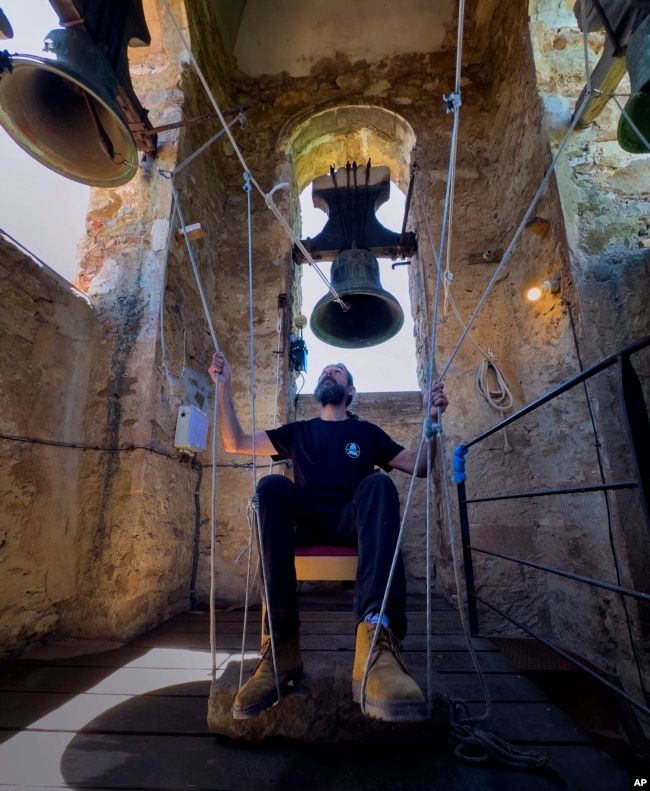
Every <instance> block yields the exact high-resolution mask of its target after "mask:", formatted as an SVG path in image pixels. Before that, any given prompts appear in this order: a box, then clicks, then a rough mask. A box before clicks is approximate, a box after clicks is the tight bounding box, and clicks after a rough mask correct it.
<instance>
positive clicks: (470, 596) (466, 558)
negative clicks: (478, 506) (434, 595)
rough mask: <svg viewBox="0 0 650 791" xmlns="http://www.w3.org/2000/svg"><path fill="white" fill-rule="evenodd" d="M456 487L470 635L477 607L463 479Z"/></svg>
mask: <svg viewBox="0 0 650 791" xmlns="http://www.w3.org/2000/svg"><path fill="white" fill-rule="evenodd" d="M456 486H457V488H458V508H459V511H460V537H461V541H462V543H463V566H464V570H465V589H466V591H467V616H468V618H469V629H470V632H471V633H472V635H477V634H478V609H477V607H476V597H475V595H474V594H475V593H476V589H475V587H474V565H473V561H472V550H471V548H470V547H471V544H470V535H469V514H468V512H467V498H466V495H465V481H459V482H458V483H457V484H456Z"/></svg>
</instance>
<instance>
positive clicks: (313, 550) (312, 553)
mask: <svg viewBox="0 0 650 791" xmlns="http://www.w3.org/2000/svg"><path fill="white" fill-rule="evenodd" d="M295 554H296V556H297V557H301V558H311V557H317V556H323V555H324V556H325V557H342V556H344V557H350V556H354V557H356V555H357V550H356V549H355V548H354V547H330V546H319V547H296V552H295Z"/></svg>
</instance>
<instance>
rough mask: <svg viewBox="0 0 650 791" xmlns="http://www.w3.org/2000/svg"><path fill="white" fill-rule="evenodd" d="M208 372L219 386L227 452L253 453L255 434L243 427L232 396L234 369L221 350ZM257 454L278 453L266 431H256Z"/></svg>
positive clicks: (222, 431) (221, 421)
mask: <svg viewBox="0 0 650 791" xmlns="http://www.w3.org/2000/svg"><path fill="white" fill-rule="evenodd" d="M208 373H209V374H210V378H211V379H212V381H213V382H215V383H216V384H217V385H218V387H219V433H220V435H221V441H222V443H223V447H224V449H225V451H226V452H227V453H246V454H249V455H251V454H252V453H253V434H246V433H245V432H244V429H243V428H242V427H241V423H240V422H239V418H238V417H237V412H236V410H235V402H234V400H233V397H232V369H231V368H230V363H229V362H228V360H226V358H225V357H224V356H223V354H222V353H221V352H217V353H216V354H215V355H214V356H213V357H212V365H211V366H210V367H209V368H208ZM254 437H255V455H256V456H272V455H273V454H274V453H277V451H276V449H275V447H274V446H273V443H272V442H271V440H270V439H269V435H268V434H267V433H266V431H256V432H255V435H254Z"/></svg>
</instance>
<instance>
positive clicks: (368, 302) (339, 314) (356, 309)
mask: <svg viewBox="0 0 650 791" xmlns="http://www.w3.org/2000/svg"><path fill="white" fill-rule="evenodd" d="M330 283H331V285H332V287H333V288H334V289H335V291H336V292H337V293H338V295H339V296H340V297H341V299H342V300H343V302H345V303H346V305H347V306H348V309H347V310H345V309H344V308H343V307H342V306H341V305H340V304H339V303H338V302H336V300H335V298H334V295H333V294H332V293H331V292H330V293H328V294H326V295H325V296H324V297H323V298H322V299H320V300H319V301H318V303H317V304H316V306H315V307H314V310H313V313H312V314H311V320H310V326H311V329H312V332H313V333H314V335H315V336H316V337H317V338H320V339H321V340H322V341H325V343H329V344H330V345H332V346H340V347H342V348H345V349H357V348H363V347H367V346H376V345H377V344H379V343H383V342H384V341H387V340H388V339H389V338H392V337H393V335H395V334H396V333H398V332H399V331H400V329H401V327H402V324H403V323H404V313H403V311H402V308H401V307H400V304H399V302H398V301H397V300H396V299H395V297H394V296H393V295H392V294H389V293H388V291H384V289H383V288H382V287H381V282H380V280H379V263H378V261H377V259H376V258H375V257H374V255H372V253H371V252H370V251H368V250H362V249H358V248H353V249H351V250H343V252H341V253H339V254H338V255H337V256H336V258H335V259H334V261H333V262H332V269H331V272H330Z"/></svg>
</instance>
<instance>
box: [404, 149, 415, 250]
mask: <svg viewBox="0 0 650 791" xmlns="http://www.w3.org/2000/svg"><path fill="white" fill-rule="evenodd" d="M417 169H418V166H417V165H416V164H415V162H414V163H413V165H412V166H411V178H410V179H409V186H408V189H407V191H406V201H405V202H404V220H403V221H402V236H404V234H405V233H406V223H407V221H408V217H409V210H410V208H411V197H412V195H413V184H414V183H415V173H416V171H417Z"/></svg>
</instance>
